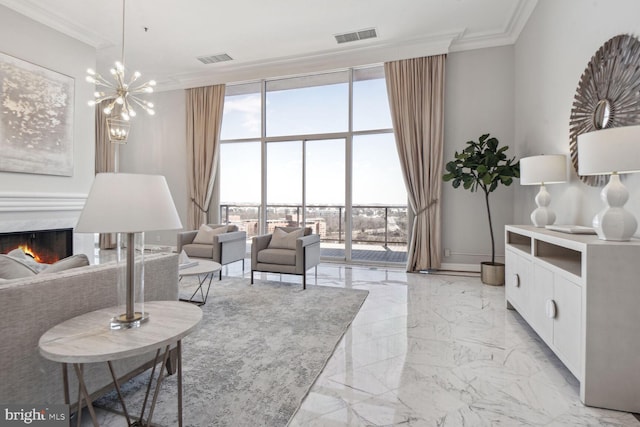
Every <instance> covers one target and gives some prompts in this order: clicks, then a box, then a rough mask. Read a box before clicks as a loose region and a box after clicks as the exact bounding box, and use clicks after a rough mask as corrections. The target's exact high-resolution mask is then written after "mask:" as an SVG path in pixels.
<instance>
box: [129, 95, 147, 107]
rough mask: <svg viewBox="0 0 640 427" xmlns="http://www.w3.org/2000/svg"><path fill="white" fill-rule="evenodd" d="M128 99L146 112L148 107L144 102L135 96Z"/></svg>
mask: <svg viewBox="0 0 640 427" xmlns="http://www.w3.org/2000/svg"><path fill="white" fill-rule="evenodd" d="M130 99H131V100H132V101H133V102H135V103H136V104H138V105H139V106H140V107H141V108H142V109H143V110H145V111H148V110H149V107H148V106H147V105H146V104H145V101H142V100H141V99H139V98H138V97H137V96H131V97H130Z"/></svg>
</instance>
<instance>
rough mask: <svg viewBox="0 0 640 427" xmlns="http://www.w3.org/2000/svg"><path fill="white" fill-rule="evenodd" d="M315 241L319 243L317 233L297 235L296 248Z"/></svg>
mask: <svg viewBox="0 0 640 427" xmlns="http://www.w3.org/2000/svg"><path fill="white" fill-rule="evenodd" d="M315 243H318V244H319V243H320V236H319V235H318V234H309V235H308V236H303V237H298V238H297V239H296V250H299V249H301V248H303V247H305V246H309V245H313V244H315Z"/></svg>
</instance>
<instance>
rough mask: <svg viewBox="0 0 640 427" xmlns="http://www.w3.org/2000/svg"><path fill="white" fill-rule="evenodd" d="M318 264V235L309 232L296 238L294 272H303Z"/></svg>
mask: <svg viewBox="0 0 640 427" xmlns="http://www.w3.org/2000/svg"><path fill="white" fill-rule="evenodd" d="M318 264H320V236H319V235H317V234H310V235H308V236H304V237H299V238H297V239H296V273H297V274H304V272H305V271H307V270H308V269H309V268H311V267H314V266H316V265H318Z"/></svg>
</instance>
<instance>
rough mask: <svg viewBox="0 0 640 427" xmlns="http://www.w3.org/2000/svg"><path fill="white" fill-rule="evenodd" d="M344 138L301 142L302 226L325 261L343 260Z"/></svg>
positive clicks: (344, 236) (344, 234)
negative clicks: (314, 238) (310, 231)
mask: <svg viewBox="0 0 640 427" xmlns="http://www.w3.org/2000/svg"><path fill="white" fill-rule="evenodd" d="M345 145H346V142H345V138H338V139H313V140H311V139H309V140H305V141H304V159H305V160H304V175H305V178H304V183H305V187H304V190H305V191H304V208H305V210H304V214H305V225H306V226H307V227H312V228H313V232H314V233H315V234H318V235H319V236H320V247H321V254H322V256H323V257H324V258H333V259H339V260H344V259H345V239H346V237H347V235H346V228H345V217H346V216H345V211H346V210H345V189H346V178H345Z"/></svg>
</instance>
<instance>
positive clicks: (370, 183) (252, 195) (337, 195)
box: [220, 79, 407, 205]
mask: <svg viewBox="0 0 640 427" xmlns="http://www.w3.org/2000/svg"><path fill="white" fill-rule="evenodd" d="M348 89H349V88H348V84H347V83H339V84H331V85H325V86H314V87H303V88H294V89H288V90H278V91H267V96H266V124H267V126H266V135H267V137H278V136H290V135H305V134H306V135H308V134H323V133H333V132H346V131H347V130H348V105H349V104H348V96H349V95H348V94H349V90H348ZM260 116H261V113H260V94H259V93H254V94H246V95H236V96H227V98H226V101H225V106H224V116H223V125H222V133H221V138H222V140H223V142H224V140H229V139H244V138H258V139H259V138H260ZM391 127H392V125H391V117H390V113H389V106H388V101H387V94H386V87H385V83H384V79H373V80H363V81H356V82H354V101H353V128H354V130H355V131H359V130H372V129H389V128H391ZM345 144H346V140H345V138H338V139H318V140H309V141H306V142H305V143H304V150H305V151H306V164H305V165H304V170H305V172H306V180H305V185H306V203H307V205H313V204H320V205H322V204H331V205H344V204H345V201H344V200H345V151H346V146H345ZM260 152H261V150H260V142H259V140H258V141H255V142H241V143H226V144H225V143H223V144H222V148H221V166H220V180H221V194H220V196H221V198H220V200H221V203H223V204H226V203H228V204H236V203H238V204H239V203H253V204H259V203H260V163H261V162H260ZM302 174H303V142H302V140H297V141H281V142H278V141H277V140H276V141H273V142H271V141H270V142H268V143H267V204H270V205H273V204H301V203H302V185H303V176H302ZM352 182H353V204H354V205H358V204H360V205H367V204H389V205H406V203H407V197H406V190H405V187H404V182H403V178H402V174H401V170H400V163H399V160H398V155H397V152H396V148H395V141H394V137H393V134H392V133H381V134H374V135H354V137H353V180H352Z"/></svg>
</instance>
